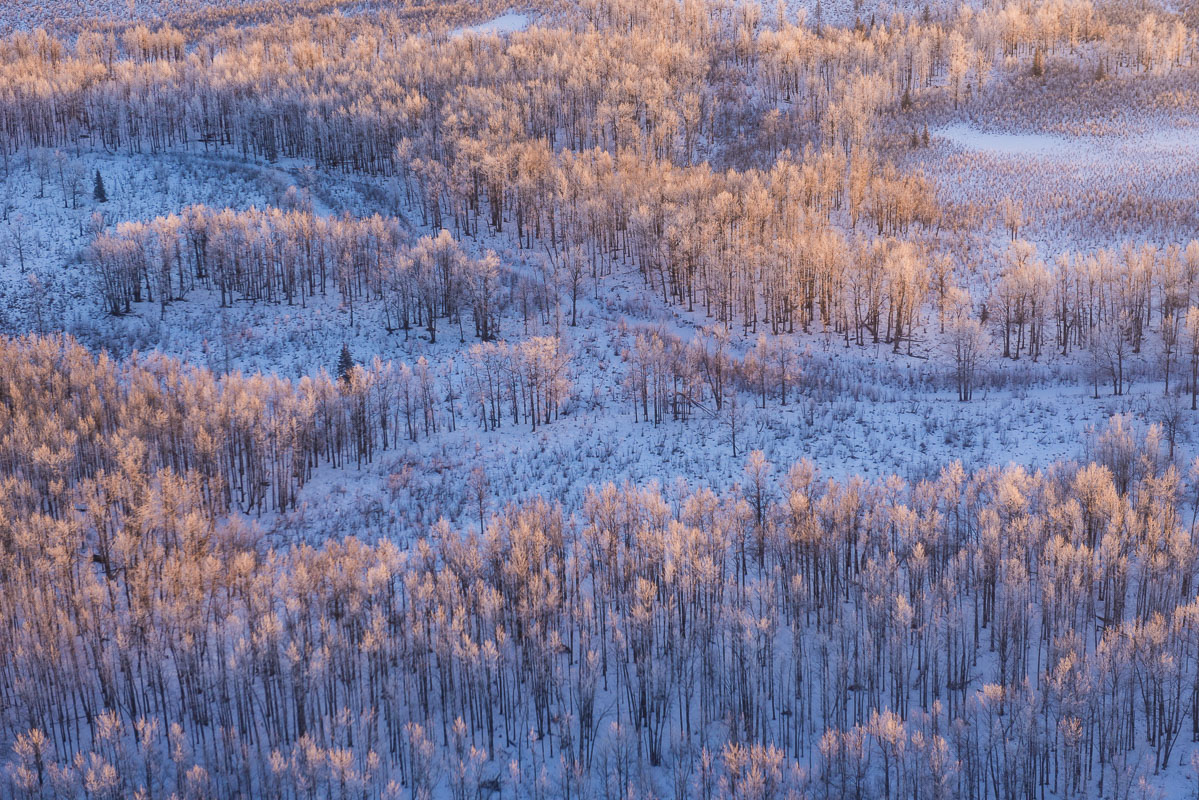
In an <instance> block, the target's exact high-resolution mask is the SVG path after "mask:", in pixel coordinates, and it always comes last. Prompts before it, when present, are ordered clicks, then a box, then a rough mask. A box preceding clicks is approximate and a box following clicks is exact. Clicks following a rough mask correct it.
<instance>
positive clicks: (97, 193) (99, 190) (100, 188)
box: [92, 170, 108, 203]
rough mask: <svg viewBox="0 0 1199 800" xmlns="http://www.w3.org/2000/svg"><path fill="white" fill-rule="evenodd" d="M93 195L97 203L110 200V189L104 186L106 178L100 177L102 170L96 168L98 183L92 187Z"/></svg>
mask: <svg viewBox="0 0 1199 800" xmlns="http://www.w3.org/2000/svg"><path fill="white" fill-rule="evenodd" d="M92 197H93V198H94V199H95V201H96V202H97V203H107V202H108V191H107V190H106V189H105V188H104V179H103V178H102V177H100V170H96V185H95V188H93V189H92Z"/></svg>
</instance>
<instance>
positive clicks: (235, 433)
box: [0, 335, 1199, 798]
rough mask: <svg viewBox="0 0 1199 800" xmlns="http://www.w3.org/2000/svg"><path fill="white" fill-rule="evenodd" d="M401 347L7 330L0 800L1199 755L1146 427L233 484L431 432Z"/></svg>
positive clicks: (529, 783)
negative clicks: (919, 460)
mask: <svg viewBox="0 0 1199 800" xmlns="http://www.w3.org/2000/svg"><path fill="white" fill-rule="evenodd" d="M641 338H642V339H647V335H642V337H641ZM638 346H639V347H651V345H649V344H639V345H638ZM531 357H532V356H531ZM384 371H385V370H383V369H382V368H380V367H379V366H377V365H376V366H375V367H373V368H372V369H371V370H370V371H369V373H368V372H367V371H364V370H362V369H361V368H357V369H356V370H355V372H354V373H353V375H352V377H351V378H350V380H349V381H347V382H343V383H342V385H335V384H334V382H331V381H328V380H322V381H303V382H300V383H299V384H288V383H287V382H284V381H280V380H278V379H273V378H266V377H263V376H249V377H241V376H227V377H225V378H221V379H217V378H215V377H213V376H211V375H209V374H207V373H204V372H203V371H201V370H192V369H186V368H184V367H182V366H180V365H179V364H178V363H176V362H172V361H170V360H168V359H165V358H161V357H159V358H145V359H140V360H138V361H130V362H126V363H114V362H111V361H109V360H108V359H105V358H103V357H99V358H97V357H93V356H91V355H89V354H87V353H86V352H85V351H83V350H82V349H81V348H79V347H77V346H75V345H73V344H71V343H70V342H68V341H64V340H62V339H55V338H50V339H37V338H30V339H23V340H6V341H4V342H2V343H0V464H2V465H3V472H4V479H3V482H2V483H0V511H2V514H0V519H2V520H3V524H2V525H0V579H2V581H3V584H4V586H5V591H4V593H3V594H2V595H0V699H2V702H0V707H2V708H3V709H4V712H3V714H2V715H0V737H2V738H3V739H4V740H5V741H8V742H11V744H12V748H11V752H10V753H9V754H8V755H7V757H6V758H7V767H6V770H5V772H4V776H3V778H0V780H2V781H3V782H4V783H3V786H4V787H5V789H4V792H5V794H6V795H8V796H13V797H18V798H26V797H28V798H48V797H76V796H87V797H134V796H142V797H166V796H168V793H170V792H175V793H177V795H178V796H186V797H229V796H243V797H251V796H252V797H313V796H325V797H372V796H381V795H383V796H397V797H399V796H416V797H429V796H431V794H432V793H433V792H434V791H436V792H437V793H443V792H449V793H450V795H451V796H454V797H474V796H477V795H478V794H479V793H483V794H484V795H485V794H486V793H487V792H489V791H496V790H498V791H500V792H501V793H502V794H503V795H504V796H517V797H526V796H527V797H584V796H608V797H632V796H645V795H646V794H649V793H654V794H656V795H658V796H661V795H662V794H674V795H675V796H679V797H683V796H699V797H739V798H741V797H745V798H748V797H754V798H766V797H780V796H788V797H796V798H802V797H829V798H832V797H857V796H876V797H885V798H900V797H912V796H919V797H951V796H954V797H964V798H1017V797H1020V798H1026V797H1032V796H1040V795H1042V794H1045V793H1048V792H1051V793H1053V794H1054V795H1055V796H1071V797H1073V796H1083V795H1087V796H1094V795H1092V794H1091V792H1092V791H1095V792H1099V793H1101V794H1102V795H1103V796H1105V797H1124V796H1126V793H1127V791H1128V790H1129V789H1130V787H1131V786H1133V785H1134V783H1135V781H1136V780H1137V779H1138V778H1139V777H1142V776H1144V775H1146V774H1148V773H1152V772H1157V771H1159V770H1169V771H1177V770H1183V769H1187V767H1185V765H1180V764H1179V753H1181V752H1184V750H1185V749H1186V748H1184V747H1183V743H1186V742H1190V741H1194V740H1195V739H1196V738H1197V737H1199V710H1197V707H1196V705H1197V704H1199V694H1197V693H1196V683H1195V675H1196V674H1199V607H1197V606H1196V605H1195V602H1194V594H1195V583H1194V579H1195V575H1196V569H1197V567H1199V561H1197V556H1199V550H1197V549H1196V543H1195V538H1194V527H1193V523H1192V522H1191V521H1189V519H1190V518H1191V517H1193V508H1191V507H1190V506H1191V504H1192V502H1193V501H1192V500H1188V499H1186V498H1184V496H1183V481H1182V476H1181V475H1180V474H1179V472H1178V471H1177V469H1176V468H1175V467H1174V466H1173V465H1172V464H1171V463H1170V462H1169V461H1168V459H1166V458H1165V457H1164V454H1163V453H1162V442H1161V435H1160V432H1159V431H1157V430H1156V429H1155V428H1152V429H1150V430H1148V431H1140V432H1138V431H1137V430H1136V429H1134V427H1133V426H1131V425H1130V424H1129V423H1128V421H1126V420H1124V419H1122V418H1115V419H1113V421H1112V422H1111V424H1110V425H1109V426H1108V428H1107V429H1106V430H1104V431H1102V432H1099V433H1098V434H1096V435H1095V437H1094V438H1093V440H1092V442H1091V445H1090V448H1089V451H1090V453H1091V458H1092V459H1093V463H1089V464H1086V465H1080V464H1076V463H1062V464H1056V465H1053V466H1052V467H1050V468H1047V469H1046V470H1044V471H1043V472H1038V473H1035V474H1034V473H1028V472H1026V471H1024V470H1023V469H1020V468H1018V467H1010V468H1007V469H995V468H988V469H983V470H981V471H979V472H976V473H973V474H967V473H966V472H964V471H963V470H962V469H961V467H960V466H959V465H957V464H948V465H946V466H945V468H944V469H943V471H942V472H941V474H940V476H939V477H938V478H936V479H935V480H932V481H929V482H924V483H920V484H917V485H907V484H905V483H903V482H902V481H900V480H899V479H897V478H889V479H885V480H879V481H874V482H868V481H864V480H862V479H858V478H854V479H850V480H848V481H832V480H825V479H823V478H822V477H821V476H820V475H819V473H818V471H817V470H816V469H815V468H814V467H813V466H812V465H811V464H809V463H806V462H801V463H799V464H795V465H793V466H791V467H790V468H787V467H785V466H777V467H776V466H774V465H771V464H769V463H767V462H766V460H765V459H764V458H763V457H762V455H761V453H758V452H755V453H751V454H750V455H749V457H748V458H747V460H746V467H745V475H744V479H743V481H742V482H741V484H740V486H739V487H738V488H737V489H735V490H733V491H731V492H729V493H727V494H724V495H717V494H715V493H713V492H712V491H710V490H709V489H706V488H703V487H690V488H687V487H676V488H675V489H672V490H671V491H670V492H668V493H663V492H662V490H660V489H658V488H655V487H653V486H648V487H638V486H628V485H626V486H623V487H616V486H613V485H607V486H597V487H595V488H594V489H593V490H592V491H591V492H589V494H588V495H587V497H586V499H585V501H584V502H583V503H582V504H581V506H580V507H578V508H569V509H567V508H561V507H559V506H557V505H555V504H553V503H551V502H546V501H543V500H537V501H530V502H527V503H524V504H521V505H511V506H507V507H501V506H498V505H497V506H493V507H492V509H493V511H494V513H493V514H491V515H489V519H487V520H486V524H485V525H484V526H483V528H482V530H481V531H480V529H479V528H477V527H475V526H469V530H466V529H462V530H459V529H456V528H454V527H453V526H451V525H448V524H444V523H443V524H439V525H437V526H434V527H433V528H432V529H431V530H427V531H423V532H422V537H423V538H421V540H420V541H419V542H418V543H417V544H416V545H415V546H414V547H412V548H411V549H410V550H408V551H404V550H401V549H399V548H398V547H397V546H396V545H395V544H394V543H393V542H391V541H389V540H384V541H379V542H377V543H373V544H372V543H368V542H364V541H358V540H355V539H346V540H344V541H342V540H337V539H333V540H329V541H327V542H326V543H324V544H322V545H321V546H319V547H310V546H307V545H300V546H294V547H291V548H288V549H287V550H285V551H276V550H270V549H267V548H266V547H265V545H264V543H263V542H262V541H261V538H260V534H259V533H258V529H257V527H256V526H255V525H254V524H253V523H251V522H249V521H247V520H246V519H245V518H244V517H242V516H240V515H239V514H237V513H236V512H235V511H234V513H229V512H230V511H231V510H234V509H236V508H251V509H253V508H258V507H262V505H263V504H265V503H268V502H269V501H267V500H263V499H262V498H261V497H256V495H257V494H259V493H266V494H268V495H271V496H276V497H278V496H282V497H286V496H288V495H289V494H290V493H291V492H292V491H294V489H293V488H291V487H293V486H294V485H295V484H296V483H297V482H299V481H302V479H303V477H304V476H305V475H306V474H307V472H308V471H309V470H310V469H311V467H312V466H313V465H314V464H315V463H318V462H320V461H323V460H325V459H329V460H333V461H335V462H339V463H340V462H343V461H348V460H351V459H353V458H356V457H358V454H360V453H362V451H363V450H364V449H365V450H366V451H367V452H368V453H369V449H370V448H371V447H383V446H388V445H389V441H388V440H389V437H390V439H391V441H394V439H395V438H396V437H403V436H405V435H406V433H407V428H406V426H405V423H404V421H403V415H402V413H398V412H396V411H395V410H394V404H395V402H396V398H395V397H394V395H392V396H390V399H382V395H387V394H388V393H387V392H382V393H379V392H378V389H379V386H380V384H385V383H387V379H384V378H382V377H380V373H381V372H384ZM359 415H364V416H365V417H366V418H367V419H368V422H367V424H366V425H365V426H364V427H363V431H364V432H365V437H366V438H365V439H361V438H359V437H360V434H359V433H358V432H356V424H357V423H356V419H357V418H358V416H359ZM372 430H373V431H374V432H373V433H372V432H370V431H372ZM480 487H481V488H480V497H481V498H485V491H486V490H485V483H484V482H480ZM480 502H481V503H484V502H487V501H485V500H481V501H480ZM483 507H484V506H483V505H481V506H480V508H483ZM1187 512H1190V513H1187Z"/></svg>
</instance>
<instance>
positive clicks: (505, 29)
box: [450, 11, 533, 39]
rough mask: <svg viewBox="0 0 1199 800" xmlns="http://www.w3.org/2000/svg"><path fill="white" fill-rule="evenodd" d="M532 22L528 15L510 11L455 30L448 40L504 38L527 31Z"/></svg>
mask: <svg viewBox="0 0 1199 800" xmlns="http://www.w3.org/2000/svg"><path fill="white" fill-rule="evenodd" d="M532 22H533V20H532V19H531V18H530V17H529V15H528V14H521V13H518V12H515V11H510V12H508V13H507V14H501V15H500V16H498V17H496V18H495V19H491V20H488V21H487V22H480V23H479V24H478V25H470V26H467V27H463V28H455V29H454V30H452V31H450V38H451V39H454V38H457V37H459V36H490V35H492V34H494V35H496V36H505V35H507V34H510V33H518V32H520V31H523V30H527V29H528V27H529V25H531V24H532Z"/></svg>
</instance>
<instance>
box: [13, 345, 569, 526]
mask: <svg viewBox="0 0 1199 800" xmlns="http://www.w3.org/2000/svg"><path fill="white" fill-rule="evenodd" d="M489 346H491V347H496V348H500V350H499V352H500V353H501V354H502V355H500V356H499V357H498V359H493V361H492V363H495V364H496V368H497V370H498V369H499V368H500V367H501V366H502V368H503V372H502V378H503V385H502V386H496V387H491V388H488V389H487V390H486V392H485V390H484V388H483V387H479V389H478V392H479V394H478V397H477V399H478V402H479V403H480V404H485V403H487V402H489V401H490V400H491V399H492V398H493V396H494V397H495V398H498V399H502V400H503V403H499V404H498V405H497V407H496V409H495V414H496V416H495V417H494V419H493V418H492V417H490V416H488V417H486V418H485V419H482V420H480V421H481V423H482V424H484V425H485V426H494V425H496V424H498V421H499V419H500V418H501V417H502V416H505V415H506V414H507V413H508V412H507V409H508V400H509V399H511V402H512V418H513V421H514V422H515V421H522V422H527V423H531V424H533V426H534V427H536V426H538V425H541V424H545V423H548V422H550V421H552V420H553V419H556V418H557V416H558V414H559V412H560V410H561V408H562V406H563V404H564V403H565V402H566V401H567V400H568V399H569V396H570V391H571V389H570V387H571V384H570V378H569V374H568V372H567V370H566V366H567V363H568V352H567V350H566V348H565V346H564V345H563V344H562V343H560V342H559V341H558V340H556V339H554V338H539V339H533V340H530V341H529V342H527V343H522V344H520V345H516V346H513V347H511V348H509V347H508V346H507V345H489ZM489 352H490V351H489ZM0 367H2V371H0V385H2V386H3V391H2V392H0V396H3V398H4V403H5V413H6V417H5V419H6V420H7V421H8V427H7V428H6V429H5V432H4V436H3V439H2V440H0V453H2V455H0V461H2V462H3V464H4V465H5V466H4V469H5V470H7V471H9V472H11V473H12V474H20V475H22V476H24V479H25V480H26V481H27V483H28V487H29V490H30V491H31V492H33V495H31V496H32V497H35V498H37V503H38V505H39V507H40V508H41V509H42V510H43V511H46V512H47V513H54V514H60V513H66V512H67V509H65V508H60V507H59V506H58V503H60V502H61V501H62V497H61V496H58V494H57V493H58V492H60V491H61V489H62V487H64V486H70V485H74V484H76V483H78V482H81V481H88V480H101V479H102V478H103V476H104V475H106V474H109V475H111V474H113V473H115V472H119V470H120V469H121V467H120V465H121V464H122V463H124V462H125V461H127V460H129V459H133V460H134V461H136V462H137V463H140V464H142V465H143V466H144V467H145V468H146V469H151V470H171V471H173V472H176V473H180V474H182V473H188V474H190V475H191V476H192V478H193V479H194V480H195V481H196V482H197V486H198V487H199V489H200V490H201V491H202V494H203V497H204V499H205V502H206V503H207V508H208V509H209V513H210V514H212V515H217V514H219V513H223V512H225V511H227V510H229V509H237V510H240V511H243V512H247V513H251V512H258V513H261V512H262V511H265V510H276V509H278V510H282V509H286V508H290V507H294V504H295V499H296V493H297V492H298V491H299V490H300V489H301V488H302V487H303V486H304V484H305V483H306V482H307V481H308V479H309V478H310V477H311V475H312V472H313V470H314V469H316V468H317V467H318V466H320V465H321V464H326V463H327V464H331V465H334V466H344V465H347V464H354V465H357V466H361V465H362V464H364V463H366V462H370V461H372V460H373V459H374V458H375V456H376V454H377V453H378V452H379V451H383V450H390V449H395V448H398V447H402V446H403V445H404V443H405V442H416V441H418V440H419V439H423V438H426V437H428V436H431V435H434V434H437V433H439V432H440V431H442V430H450V431H452V430H454V429H455V428H456V427H457V425H458V424H459V417H460V415H462V414H469V413H470V411H469V409H466V408H464V403H466V402H468V400H467V399H465V398H466V397H467V395H466V393H467V391H468V389H469V387H468V386H466V385H465V382H464V380H463V379H460V378H459V377H458V375H457V373H456V372H455V369H454V364H453V362H452V361H450V362H447V363H445V364H439V365H431V364H429V362H428V361H427V360H426V359H425V358H423V357H421V358H419V359H417V360H416V362H415V363H413V364H407V363H402V362H401V363H393V362H390V361H383V360H381V359H379V358H375V359H374V360H373V361H372V362H371V363H369V364H366V365H364V366H354V367H353V368H352V369H350V370H348V371H347V372H346V374H345V375H344V376H342V377H341V378H338V379H334V378H330V377H329V376H328V375H327V374H325V373H324V372H323V371H322V372H320V373H319V374H318V375H317V376H316V377H304V378H301V379H299V380H295V381H292V380H288V379H285V378H281V377H278V376H276V375H261V374H255V375H242V374H240V373H236V372H234V373H230V374H227V375H223V376H220V377H217V376H215V375H213V374H212V373H211V372H208V371H207V370H204V369H199V368H191V367H186V366H184V365H182V364H180V363H179V362H178V361H176V360H174V359H170V358H167V357H164V356H159V355H147V356H145V357H143V358H140V359H137V360H134V361H129V362H116V361H113V360H112V359H110V358H108V357H106V356H99V357H96V356H93V355H91V354H90V353H88V352H87V350H85V349H84V348H82V347H80V346H79V345H77V344H76V343H75V342H74V341H72V340H70V339H65V338H45V339H39V338H30V339H21V340H6V341H4V342H3V347H2V348H0ZM497 380H499V378H498V377H497ZM508 381H510V383H509V382H508ZM509 392H511V393H512V394H511V398H509V394H508V393H509ZM492 393H494V394H492ZM113 502H114V503H116V502H117V501H116V500H113Z"/></svg>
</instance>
